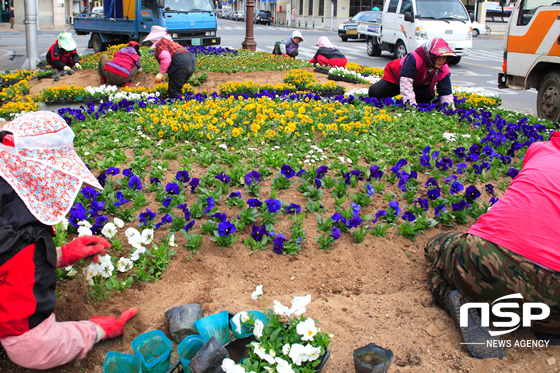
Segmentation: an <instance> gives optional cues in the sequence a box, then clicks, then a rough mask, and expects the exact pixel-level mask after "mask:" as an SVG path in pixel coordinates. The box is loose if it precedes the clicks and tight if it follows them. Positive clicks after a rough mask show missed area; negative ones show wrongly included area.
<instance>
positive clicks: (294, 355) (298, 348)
mask: <svg viewBox="0 0 560 373" xmlns="http://www.w3.org/2000/svg"><path fill="white" fill-rule="evenodd" d="M309 352H310V351H309V349H308V348H306V347H305V346H303V345H301V344H299V343H294V344H293V345H292V347H291V349H290V354H289V356H290V359H292V363H294V364H295V365H297V366H301V363H305V362H306V361H307V360H308V359H309Z"/></svg>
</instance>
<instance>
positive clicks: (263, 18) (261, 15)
mask: <svg viewBox="0 0 560 373" xmlns="http://www.w3.org/2000/svg"><path fill="white" fill-rule="evenodd" d="M253 22H254V23H255V24H259V23H260V24H263V25H270V24H271V22H272V13H270V11H268V10H259V11H257V12H255V18H253Z"/></svg>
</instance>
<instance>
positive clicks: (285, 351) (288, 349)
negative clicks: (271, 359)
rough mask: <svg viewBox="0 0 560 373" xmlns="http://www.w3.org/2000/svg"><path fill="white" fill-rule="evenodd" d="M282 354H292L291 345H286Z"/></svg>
mask: <svg viewBox="0 0 560 373" xmlns="http://www.w3.org/2000/svg"><path fill="white" fill-rule="evenodd" d="M282 353H283V354H284V355H288V354H289V353H290V345H289V344H287V343H286V344H285V345H284V346H282Z"/></svg>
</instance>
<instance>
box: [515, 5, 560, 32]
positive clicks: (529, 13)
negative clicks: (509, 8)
mask: <svg viewBox="0 0 560 373" xmlns="http://www.w3.org/2000/svg"><path fill="white" fill-rule="evenodd" d="M555 1H556V0H525V1H523V4H521V6H520V7H519V18H518V19H517V25H520V26H524V25H528V24H529V22H531V19H533V16H534V15H535V13H536V12H537V10H538V8H539V7H541V6H549V5H552V3H554V2H555Z"/></svg>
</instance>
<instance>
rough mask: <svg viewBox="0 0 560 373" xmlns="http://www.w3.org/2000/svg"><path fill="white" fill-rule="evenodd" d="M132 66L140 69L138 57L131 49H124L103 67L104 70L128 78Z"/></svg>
mask: <svg viewBox="0 0 560 373" xmlns="http://www.w3.org/2000/svg"><path fill="white" fill-rule="evenodd" d="M134 66H136V67H138V68H140V67H141V65H140V56H138V53H136V50H135V49H134V48H133V47H124V48H122V49H121V50H120V51H118V52H117V53H115V56H114V57H113V59H112V60H111V62H108V63H107V64H106V65H105V70H107V71H110V72H112V73H115V74H117V75H120V76H124V77H125V78H128V77H129V76H130V70H131V69H132V68H133V67H134Z"/></svg>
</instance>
